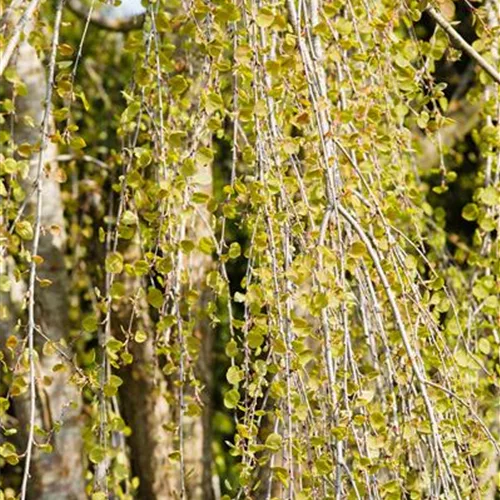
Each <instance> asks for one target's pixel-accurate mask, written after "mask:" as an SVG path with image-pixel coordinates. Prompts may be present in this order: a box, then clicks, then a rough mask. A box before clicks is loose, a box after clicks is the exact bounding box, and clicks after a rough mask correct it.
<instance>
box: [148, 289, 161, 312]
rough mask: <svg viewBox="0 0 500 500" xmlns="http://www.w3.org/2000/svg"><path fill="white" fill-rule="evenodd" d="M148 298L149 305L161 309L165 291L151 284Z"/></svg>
mask: <svg viewBox="0 0 500 500" xmlns="http://www.w3.org/2000/svg"><path fill="white" fill-rule="evenodd" d="M147 300H148V304H149V305H151V306H153V307H154V308H156V309H160V308H161V306H162V305H163V293H162V292H161V291H160V290H158V289H157V288H154V287H152V286H150V287H149V288H148V296H147Z"/></svg>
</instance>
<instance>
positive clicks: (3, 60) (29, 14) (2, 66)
mask: <svg viewBox="0 0 500 500" xmlns="http://www.w3.org/2000/svg"><path fill="white" fill-rule="evenodd" d="M39 3H40V0H31V2H30V4H29V5H28V7H27V8H26V10H25V11H24V14H23V15H22V16H21V18H20V19H19V21H17V23H16V27H15V29H14V33H13V34H12V36H11V37H10V40H9V43H8V44H7V46H6V47H5V50H4V51H3V52H1V53H0V76H2V75H3V72H4V71H5V70H6V68H7V66H8V65H9V62H10V59H11V57H12V54H13V53H14V50H15V49H16V47H17V45H18V44H19V40H20V38H21V33H22V32H23V29H24V27H25V25H26V23H27V22H28V21H31V20H32V19H33V14H34V13H35V10H36V8H37V7H38V4H39Z"/></svg>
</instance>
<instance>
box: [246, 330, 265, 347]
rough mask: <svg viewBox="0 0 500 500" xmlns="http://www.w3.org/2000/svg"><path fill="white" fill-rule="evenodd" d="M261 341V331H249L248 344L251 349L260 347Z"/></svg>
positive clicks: (262, 337)
mask: <svg viewBox="0 0 500 500" xmlns="http://www.w3.org/2000/svg"><path fill="white" fill-rule="evenodd" d="M262 342H264V336H263V335H262V334H261V333H259V332H256V331H255V330H252V331H250V332H249V334H248V345H249V346H250V347H251V348H252V349H257V348H258V347H260V346H261V345H262Z"/></svg>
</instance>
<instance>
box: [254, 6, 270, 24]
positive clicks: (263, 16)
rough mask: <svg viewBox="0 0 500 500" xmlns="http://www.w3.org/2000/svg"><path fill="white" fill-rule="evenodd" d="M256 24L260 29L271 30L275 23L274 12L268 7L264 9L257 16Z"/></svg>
mask: <svg viewBox="0 0 500 500" xmlns="http://www.w3.org/2000/svg"><path fill="white" fill-rule="evenodd" d="M256 22H257V26H259V27H260V28H269V26H271V24H273V23H274V12H273V11H272V10H271V9H269V8H268V7H263V8H262V9H260V11H259V13H258V14H257V18H256Z"/></svg>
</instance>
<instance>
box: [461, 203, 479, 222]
mask: <svg viewBox="0 0 500 500" xmlns="http://www.w3.org/2000/svg"><path fill="white" fill-rule="evenodd" d="M478 215H479V209H478V208H477V205H476V204H475V203H467V205H465V207H464V208H463V210H462V217H463V218H464V219H465V220H468V221H474V220H476V219H477V217H478Z"/></svg>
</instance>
